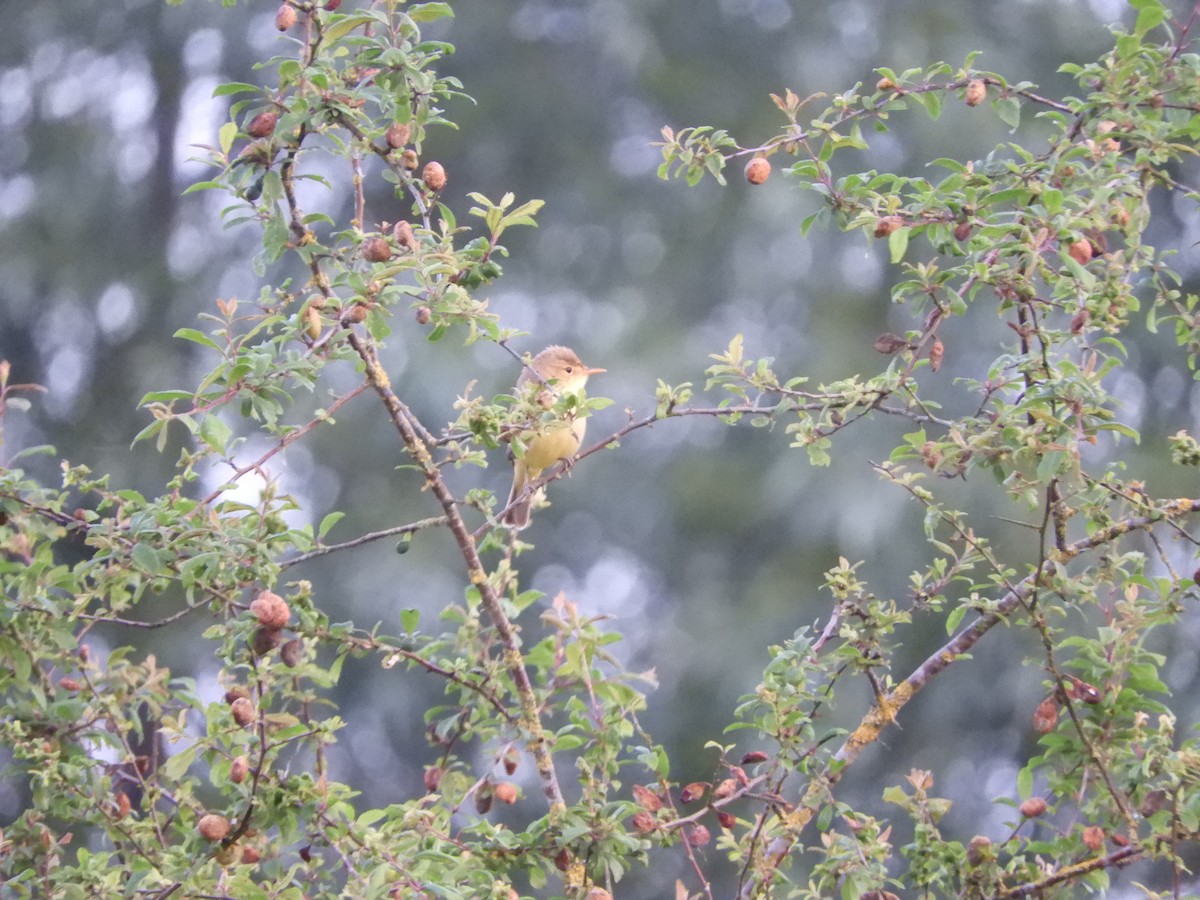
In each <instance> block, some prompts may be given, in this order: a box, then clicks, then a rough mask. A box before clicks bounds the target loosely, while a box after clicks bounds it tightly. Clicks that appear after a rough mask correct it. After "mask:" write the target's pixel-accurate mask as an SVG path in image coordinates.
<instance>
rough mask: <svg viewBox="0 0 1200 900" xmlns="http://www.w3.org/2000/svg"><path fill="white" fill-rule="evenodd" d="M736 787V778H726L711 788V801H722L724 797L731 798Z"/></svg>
mask: <svg viewBox="0 0 1200 900" xmlns="http://www.w3.org/2000/svg"><path fill="white" fill-rule="evenodd" d="M737 786H738V785H737V779H736V778H726V779H725V780H724V781H722V782H721V783H720V784H718V785H717V786H716V787H715V788H713V792H712V799H714V800H724V799H725V798H726V797H731V796H733V792H734V791H736V790H737Z"/></svg>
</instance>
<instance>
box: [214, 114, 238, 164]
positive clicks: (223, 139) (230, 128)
mask: <svg viewBox="0 0 1200 900" xmlns="http://www.w3.org/2000/svg"><path fill="white" fill-rule="evenodd" d="M237 133H238V127H237V123H236V122H226V123H225V124H224V125H222V126H221V130H220V131H218V132H217V139H218V141H219V143H220V145H221V152H222V153H224V154H225V155H226V156H228V155H229V151H230V150H231V149H232V148H233V141H234V138H236V137H237Z"/></svg>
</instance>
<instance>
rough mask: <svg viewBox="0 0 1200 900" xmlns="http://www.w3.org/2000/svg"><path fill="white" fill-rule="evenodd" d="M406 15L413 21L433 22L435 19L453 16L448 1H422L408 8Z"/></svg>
mask: <svg viewBox="0 0 1200 900" xmlns="http://www.w3.org/2000/svg"><path fill="white" fill-rule="evenodd" d="M408 17H409V18H410V19H412V20H413V21H414V22H433V21H436V20H437V19H445V18H454V10H452V9H451V8H450V4H449V3H422V4H420V5H418V6H411V7H409V9H408Z"/></svg>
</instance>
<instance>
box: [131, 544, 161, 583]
mask: <svg viewBox="0 0 1200 900" xmlns="http://www.w3.org/2000/svg"><path fill="white" fill-rule="evenodd" d="M130 555H131V556H132V557H133V562H134V564H135V565H136V566H137V567H138V568H140V569H144V570H145V571H147V572H149V573H150V574H151V575H166V574H167V571H168V570H167V567H166V566H164V565H163V561H162V558H161V557H160V556H159V555H158V551H157V550H155V549H154V548H153V547H151V546H150V545H149V544H143V543H137V544H134V545H133V550H132V552H131V553H130Z"/></svg>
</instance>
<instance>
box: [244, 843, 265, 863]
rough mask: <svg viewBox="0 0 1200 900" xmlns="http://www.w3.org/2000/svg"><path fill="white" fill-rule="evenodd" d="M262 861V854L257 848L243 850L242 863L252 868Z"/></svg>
mask: <svg viewBox="0 0 1200 900" xmlns="http://www.w3.org/2000/svg"><path fill="white" fill-rule="evenodd" d="M260 859H262V854H261V853H260V852H259V851H258V848H257V847H243V848H242V863H243V864H244V865H247V866H252V865H254V864H255V863H256V862H258V861H259V860H260Z"/></svg>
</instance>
